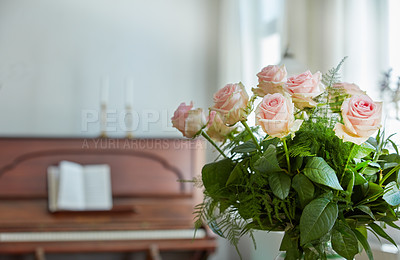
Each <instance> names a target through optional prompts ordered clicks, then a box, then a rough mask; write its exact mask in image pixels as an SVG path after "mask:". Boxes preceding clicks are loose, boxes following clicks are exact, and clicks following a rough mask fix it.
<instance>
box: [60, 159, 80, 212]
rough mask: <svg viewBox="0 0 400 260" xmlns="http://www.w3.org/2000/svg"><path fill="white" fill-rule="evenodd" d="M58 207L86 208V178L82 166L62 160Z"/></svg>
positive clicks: (63, 208) (69, 208)
mask: <svg viewBox="0 0 400 260" xmlns="http://www.w3.org/2000/svg"><path fill="white" fill-rule="evenodd" d="M59 169H60V181H59V191H58V209H59V210H60V209H61V210H84V209H85V194H84V178H83V169H82V166H81V165H79V164H77V163H73V162H67V161H61V162H60V167H59Z"/></svg>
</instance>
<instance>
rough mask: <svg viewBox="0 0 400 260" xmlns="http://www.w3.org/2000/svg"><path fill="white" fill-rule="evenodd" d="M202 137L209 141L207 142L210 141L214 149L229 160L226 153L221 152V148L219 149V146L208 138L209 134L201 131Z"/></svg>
mask: <svg viewBox="0 0 400 260" xmlns="http://www.w3.org/2000/svg"><path fill="white" fill-rule="evenodd" d="M201 135H202V136H203V137H204V138H205V139H207V141H209V142H210V143H211V144H212V145H213V146H214V147H215V149H217V151H218V152H219V153H220V154H221V155H222V156H223V157H224V158H228V157H227V156H226V155H225V153H224V151H222V150H221V148H219V146H218V145H217V144H216V143H215V142H214V141H213V140H212V139H211V137H209V136H208V134H207V133H206V132H204V131H201Z"/></svg>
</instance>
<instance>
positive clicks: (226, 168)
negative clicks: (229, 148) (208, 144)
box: [201, 159, 235, 197]
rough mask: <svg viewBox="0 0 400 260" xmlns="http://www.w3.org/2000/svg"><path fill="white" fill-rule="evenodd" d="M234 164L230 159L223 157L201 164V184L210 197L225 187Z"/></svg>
mask: <svg viewBox="0 0 400 260" xmlns="http://www.w3.org/2000/svg"><path fill="white" fill-rule="evenodd" d="M234 166H235V164H234V163H233V162H232V160H231V159H223V160H220V161H217V162H213V163H209V164H206V165H204V166H203V169H202V170H201V173H202V180H203V185H204V187H205V189H206V190H207V191H208V192H209V193H210V196H211V197H212V196H213V195H215V194H217V193H219V192H220V190H221V189H222V188H224V187H225V185H226V182H227V180H228V178H229V176H230V174H231V172H232V170H233V168H234Z"/></svg>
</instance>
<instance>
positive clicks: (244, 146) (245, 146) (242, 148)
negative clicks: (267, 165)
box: [232, 140, 257, 153]
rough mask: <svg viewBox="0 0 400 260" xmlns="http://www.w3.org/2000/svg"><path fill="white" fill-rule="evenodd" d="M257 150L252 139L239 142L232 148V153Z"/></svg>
mask: <svg viewBox="0 0 400 260" xmlns="http://www.w3.org/2000/svg"><path fill="white" fill-rule="evenodd" d="M255 151H257V146H256V144H255V143H254V142H253V140H250V141H247V142H245V143H243V144H240V145H238V146H236V147H235V148H233V149H232V153H251V152H255Z"/></svg>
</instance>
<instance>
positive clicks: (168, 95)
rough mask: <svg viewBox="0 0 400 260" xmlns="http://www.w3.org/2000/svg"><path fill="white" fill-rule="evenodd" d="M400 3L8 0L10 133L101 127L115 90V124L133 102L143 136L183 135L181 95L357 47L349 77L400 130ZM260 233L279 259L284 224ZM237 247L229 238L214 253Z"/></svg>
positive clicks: (122, 124)
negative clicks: (175, 120) (178, 116)
mask: <svg viewBox="0 0 400 260" xmlns="http://www.w3.org/2000/svg"><path fill="white" fill-rule="evenodd" d="M399 12H400V1H399V0H146V1H144V0H58V1H52V0H35V1H30V0H0V87H1V89H0V135H1V136H45V137H49V136H62V137H66V136H68V137H70V136H80V137H82V136H83V137H95V136H98V135H99V134H100V131H101V122H100V121H101V120H100V118H101V113H100V104H101V102H103V103H105V104H106V105H107V117H106V118H107V120H106V124H105V126H104V127H105V130H106V131H107V135H108V136H111V137H124V136H125V135H126V131H127V118H126V112H127V110H126V107H127V106H131V107H132V119H133V120H132V130H133V133H134V136H135V137H181V134H180V133H179V132H178V131H176V130H175V129H173V128H172V125H171V123H170V118H171V117H172V114H173V112H174V110H175V109H176V107H177V106H178V105H179V104H180V103H181V102H190V101H194V104H195V107H202V108H203V109H205V110H207V108H208V107H209V106H210V105H211V104H212V95H213V93H214V92H216V91H217V90H218V89H219V88H221V87H223V86H224V85H225V84H227V83H234V82H239V81H242V82H243V83H244V85H245V86H246V88H247V89H248V90H249V91H250V89H251V88H252V87H254V86H255V85H256V84H257V77H256V74H257V73H258V72H259V71H260V70H261V69H262V68H263V67H265V66H267V65H270V64H285V65H286V68H287V70H288V73H289V75H294V74H299V73H302V72H304V71H306V70H307V69H310V70H311V72H312V73H314V72H316V71H321V72H322V73H325V72H327V71H328V70H329V69H330V68H332V67H334V66H336V65H337V64H338V63H339V62H340V60H341V59H342V58H343V57H345V56H348V58H347V60H346V62H345V63H344V66H343V69H342V79H343V81H346V82H350V83H356V84H358V85H359V86H360V87H361V88H362V89H364V90H367V93H368V94H369V95H370V96H371V97H372V98H373V99H375V100H384V101H385V102H386V103H385V113H386V115H385V122H384V124H385V125H386V128H387V129H388V131H389V132H396V131H398V129H399V126H400V124H399V121H398V120H397V119H396V117H397V114H396V107H397V101H399V99H400V97H397V96H398V95H399V96H400V83H399V78H398V77H399V76H400V48H399V47H398V46H400V35H399V34H400V33H399V30H398V28H399V26H400V16H399V15H398V13H399ZM389 69H392V71H391V74H390V77H389V74H388V75H386V77H385V73H388V71H389ZM382 82H384V84H383V83H382ZM383 86H386V87H385V91H382V89H384V88H383ZM396 140H398V139H396ZM212 156H213V155H212V154H211V155H210V156H209V158H211V157H212ZM256 236H257V239H258V241H259V242H258V250H257V251H255V250H253V246H252V244H251V242H250V241H248V240H246V239H243V240H242V243H241V245H240V248H241V250H242V254H243V257H244V259H273V258H274V256H275V255H276V254H277V248H278V247H279V243H280V237H281V235H280V234H266V233H257V234H256ZM393 236H394V237H397V241H398V242H399V243H400V235H398V234H397V235H396V233H395V232H394V231H393ZM375 242H376V244H375V246H374V248H375V249H376V250H377V251H382V252H384V251H388V253H387V255H385V257H386V258H387V259H392V258H390V257H396V258H393V259H397V256H395V253H396V251H393V249H392V248H387V247H386V248H382V246H381V245H380V243H379V242H377V241H375ZM390 252H391V253H390ZM268 256H269V257H270V258H267V257H268ZM237 258H238V256H237V254H236V252H235V251H234V249H233V248H232V247H231V246H229V245H227V244H226V242H224V241H222V240H221V241H220V248H219V250H218V251H217V253H216V255H215V256H214V259H237ZM360 259H361V258H360Z"/></svg>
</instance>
